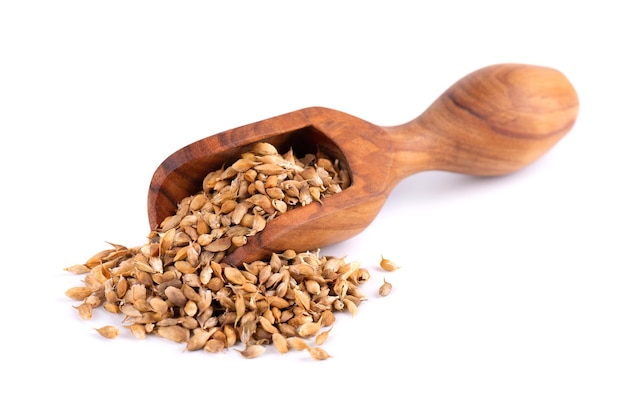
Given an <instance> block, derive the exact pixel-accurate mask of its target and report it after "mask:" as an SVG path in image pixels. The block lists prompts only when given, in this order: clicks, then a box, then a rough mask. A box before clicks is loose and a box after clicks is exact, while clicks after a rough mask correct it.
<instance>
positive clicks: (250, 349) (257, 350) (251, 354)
mask: <svg viewBox="0 0 626 408" xmlns="http://www.w3.org/2000/svg"><path fill="white" fill-rule="evenodd" d="M237 351H239V353H241V355H242V356H244V357H245V358H256V357H258V356H260V355H261V354H263V353H265V347H263V346H261V345H260V344H252V345H249V346H246V348H245V349H244V350H242V351H240V350H237Z"/></svg>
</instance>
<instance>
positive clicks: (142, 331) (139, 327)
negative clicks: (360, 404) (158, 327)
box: [128, 323, 146, 339]
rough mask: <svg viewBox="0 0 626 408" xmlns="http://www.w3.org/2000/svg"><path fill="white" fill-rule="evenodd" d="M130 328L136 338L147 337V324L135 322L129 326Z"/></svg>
mask: <svg viewBox="0 0 626 408" xmlns="http://www.w3.org/2000/svg"><path fill="white" fill-rule="evenodd" d="M128 329H129V330H130V332H131V333H132V334H133V336H135V337H136V338H138V339H145V338H146V326H145V325H143V324H138V323H135V324H131V325H130V326H128Z"/></svg>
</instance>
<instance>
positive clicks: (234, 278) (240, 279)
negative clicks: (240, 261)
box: [224, 266, 247, 285]
mask: <svg viewBox="0 0 626 408" xmlns="http://www.w3.org/2000/svg"><path fill="white" fill-rule="evenodd" d="M224 277H225V278H226V279H228V281H229V282H230V283H234V284H235V285H243V284H244V283H246V282H247V280H246V277H245V276H244V274H243V273H242V271H240V270H239V269H237V268H234V267H232V266H227V267H226V268H224Z"/></svg>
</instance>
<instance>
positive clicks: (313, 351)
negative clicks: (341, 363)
mask: <svg viewBox="0 0 626 408" xmlns="http://www.w3.org/2000/svg"><path fill="white" fill-rule="evenodd" d="M308 351H309V354H310V355H311V357H313V358H314V359H315V360H326V359H328V358H330V357H331V355H330V354H328V353H327V352H326V350H324V349H323V348H321V347H310V348H309V349H308Z"/></svg>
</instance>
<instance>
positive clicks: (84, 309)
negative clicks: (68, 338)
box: [74, 303, 93, 320]
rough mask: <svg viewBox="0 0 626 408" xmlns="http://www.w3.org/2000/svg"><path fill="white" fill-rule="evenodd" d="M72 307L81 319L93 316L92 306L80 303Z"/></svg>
mask: <svg viewBox="0 0 626 408" xmlns="http://www.w3.org/2000/svg"><path fill="white" fill-rule="evenodd" d="M74 308H75V309H76V310H77V311H78V315H79V316H80V318H81V319H83V320H89V319H91V318H92V316H93V308H92V307H91V305H89V304H87V303H82V304H80V305H78V306H74Z"/></svg>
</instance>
